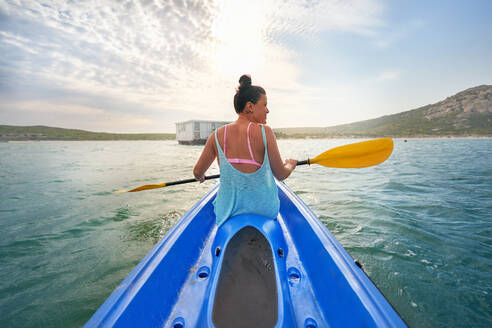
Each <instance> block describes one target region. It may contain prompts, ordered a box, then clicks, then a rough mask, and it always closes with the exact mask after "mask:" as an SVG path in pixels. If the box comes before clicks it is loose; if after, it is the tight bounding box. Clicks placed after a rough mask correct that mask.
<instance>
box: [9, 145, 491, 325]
mask: <svg viewBox="0 0 492 328" xmlns="http://www.w3.org/2000/svg"><path fill="white" fill-rule="evenodd" d="M350 142H353V140H280V141H279V147H280V150H281V152H282V154H283V155H284V157H292V158H299V159H305V158H306V157H308V156H310V157H313V156H314V155H317V154H319V153H321V152H323V151H324V150H326V149H329V148H332V147H335V146H337V145H342V144H346V143H350ZM200 151H201V147H200V146H180V145H177V144H176V142H175V141H133V142H126V141H115V142H111V141H109V142H102V141H100V142H26V143H2V144H0V181H1V185H2V192H1V194H0V231H1V232H0V237H1V238H0V318H1V320H2V326H3V327H71V326H75V327H76V326H81V325H83V324H84V323H85V322H86V321H87V320H88V319H89V318H90V316H91V315H92V314H93V313H94V311H95V310H96V309H97V308H98V307H99V306H100V305H101V304H102V303H103V302H104V300H105V299H106V298H107V297H108V296H109V294H110V293H111V292H112V291H113V289H114V288H115V287H116V286H117V285H118V284H119V283H120V282H121V281H122V280H123V279H124V278H125V277H126V276H127V274H128V273H129V272H130V271H131V270H132V269H133V267H134V266H135V265H136V264H137V263H138V262H139V261H140V260H141V259H142V258H143V257H144V256H145V254H146V253H147V252H148V251H149V250H150V249H151V248H152V246H153V245H154V244H155V243H156V242H157V241H158V240H159V239H160V238H161V237H162V236H163V235H164V234H165V232H166V231H167V230H168V229H169V228H170V227H171V226H172V225H173V224H174V223H175V222H176V221H177V220H178V219H179V218H180V217H181V216H182V215H183V214H184V213H185V212H186V211H187V210H188V209H189V208H190V207H191V205H193V204H194V203H195V202H196V201H197V200H198V199H200V197H201V196H202V195H203V194H204V193H205V192H206V191H207V190H209V189H210V188H211V187H212V186H213V185H214V182H210V181H207V182H205V183H203V184H198V183H195V184H188V185H181V186H173V187H168V188H164V189H159V190H154V191H145V192H140V193H131V194H130V193H126V194H121V195H116V194H113V193H112V191H114V190H117V189H128V188H130V187H136V186H139V185H143V184H147V183H157V182H164V181H173V180H178V179H184V178H189V177H191V171H192V167H193V165H194V162H195V161H196V159H197V158H198V156H199V153H200ZM209 173H210V174H215V173H218V168H217V167H216V166H214V167H212V168H211V170H210V171H209ZM286 182H287V184H288V185H289V186H290V187H291V188H292V189H293V190H294V191H295V192H296V193H297V194H298V195H299V196H300V197H301V198H302V199H303V200H304V201H305V202H306V203H307V204H308V205H309V206H310V208H311V209H312V210H313V211H314V212H315V213H316V214H317V215H318V216H319V217H320V219H321V220H322V221H323V223H324V224H325V225H326V226H327V227H328V228H329V229H330V230H331V231H332V232H333V233H334V234H335V236H336V238H337V239H338V240H339V241H340V243H341V244H342V245H343V246H344V247H345V249H346V250H347V251H348V252H349V253H350V254H351V255H352V256H353V257H354V258H356V259H358V260H359V261H360V262H361V263H362V264H363V265H364V268H365V270H366V272H367V273H368V274H369V275H370V277H371V279H372V280H373V281H374V282H375V283H376V285H377V286H378V287H379V288H380V290H381V291H382V292H383V293H384V295H385V296H386V297H387V298H388V299H389V301H390V302H391V303H392V304H393V306H394V307H395V308H396V310H397V311H398V312H399V313H400V314H401V315H402V317H403V318H404V319H405V320H406V322H407V323H408V324H409V325H410V326H414V327H438V326H441V327H490V326H491V324H492V297H491V295H492V139H468V140H454V139H452V140H449V139H441V140H437V139H436V140H409V141H408V142H407V143H404V142H403V141H400V140H397V141H396V142H395V151H394V153H393V155H392V156H391V157H390V159H389V160H388V161H387V162H385V163H383V164H382V165H379V166H376V167H372V168H366V169H358V170H348V169H330V168H323V167H319V166H311V167H299V168H298V169H296V171H295V172H294V173H293V175H292V176H291V177H290V178H289V179H288V180H286Z"/></svg>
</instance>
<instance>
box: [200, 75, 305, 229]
mask: <svg viewBox="0 0 492 328" xmlns="http://www.w3.org/2000/svg"><path fill="white" fill-rule="evenodd" d="M234 108H235V110H236V113H237V114H238V118H237V120H236V121H235V122H233V123H231V124H227V125H225V126H223V127H221V128H219V129H217V130H216V131H215V132H213V133H212V134H211V135H210V137H209V138H208V140H207V143H206V144H205V148H204V149H203V152H202V154H201V156H200V158H199V159H198V162H197V163H196V165H195V168H194V169H193V174H194V175H195V178H196V179H197V180H200V182H203V181H204V180H205V172H206V171H207V169H208V168H209V167H210V165H211V164H212V162H213V161H214V160H215V158H217V160H218V162H219V167H220V187H219V190H218V192H217V197H216V198H215V201H214V207H215V209H214V210H215V215H216V222H217V225H219V226H220V225H221V224H222V223H224V222H225V221H226V220H227V219H228V218H230V217H232V216H235V215H239V214H244V213H252V214H259V215H263V216H266V217H270V218H272V219H275V218H276V217H277V215H278V211H279V206H280V202H279V199H278V190H277V186H276V183H275V180H274V178H273V177H274V176H275V178H277V179H278V180H284V179H286V178H287V177H288V176H289V175H290V174H291V173H292V171H293V170H294V168H295V167H296V164H297V161H296V160H294V159H287V160H286V161H285V162H282V158H281V157H280V152H279V150H278V146H277V140H276V139H275V134H274V133H273V131H272V129H271V128H270V127H269V126H266V125H264V124H266V117H267V114H268V113H269V110H268V108H267V97H266V92H265V90H264V89H263V88H262V87H260V86H256V85H251V77H250V76H249V75H243V76H241V78H240V79H239V88H238V90H237V92H236V95H235V96H234Z"/></svg>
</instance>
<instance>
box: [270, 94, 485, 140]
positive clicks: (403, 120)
mask: <svg viewBox="0 0 492 328" xmlns="http://www.w3.org/2000/svg"><path fill="white" fill-rule="evenodd" d="M275 133H276V134H277V135H278V136H279V137H307V136H311V137H347V136H350V137H358V136H360V137H363V136H364V137H381V136H393V137H415V136H469V135H474V136H492V86H490V85H481V86H478V87H474V88H470V89H467V90H465V91H462V92H459V93H457V94H456V95H454V96H451V97H448V98H446V99H445V100H443V101H440V102H438V103H436V104H432V105H427V106H423V107H420V108H417V109H413V110H409V111H405V112H402V113H398V114H393V115H387V116H382V117H379V118H375V119H371V120H367V121H361V122H356V123H350V124H343V125H337V126H332V127H326V128H284V129H275Z"/></svg>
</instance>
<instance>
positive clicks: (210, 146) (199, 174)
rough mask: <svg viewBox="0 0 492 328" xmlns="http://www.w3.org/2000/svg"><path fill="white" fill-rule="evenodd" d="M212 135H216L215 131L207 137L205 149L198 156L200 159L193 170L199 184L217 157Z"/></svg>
mask: <svg viewBox="0 0 492 328" xmlns="http://www.w3.org/2000/svg"><path fill="white" fill-rule="evenodd" d="M214 133H217V131H215V132H213V133H212V134H211V135H210V136H209V137H208V139H207V143H206V144H205V148H203V151H202V154H201V155H200V158H199V159H198V161H197V162H196V164H195V167H194V168H193V175H194V176H195V179H197V180H199V181H200V182H203V181H205V172H207V170H208V168H209V167H210V165H212V163H213V162H214V160H215V158H216V157H217V150H216V149H215V140H214V138H215V137H214Z"/></svg>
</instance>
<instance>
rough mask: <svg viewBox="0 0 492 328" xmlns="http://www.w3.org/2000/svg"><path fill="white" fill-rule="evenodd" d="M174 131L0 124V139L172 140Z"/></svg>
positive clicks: (174, 137)
mask: <svg viewBox="0 0 492 328" xmlns="http://www.w3.org/2000/svg"><path fill="white" fill-rule="evenodd" d="M173 139H176V135H175V134H174V133H105V132H89V131H84V130H75V129H62V128H52V127H48V126H11V125H0V141H22V140H65V141H69V140H173Z"/></svg>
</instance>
